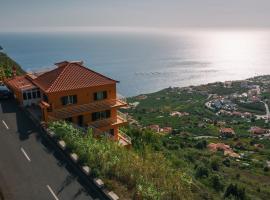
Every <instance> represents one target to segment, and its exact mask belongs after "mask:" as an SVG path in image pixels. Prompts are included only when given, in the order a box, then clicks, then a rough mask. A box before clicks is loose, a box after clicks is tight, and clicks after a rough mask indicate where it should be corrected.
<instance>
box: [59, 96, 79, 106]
mask: <svg viewBox="0 0 270 200" xmlns="http://www.w3.org/2000/svg"><path fill="white" fill-rule="evenodd" d="M61 102H62V105H63V106H64V105H68V104H76V103H77V95H72V96H64V97H61Z"/></svg>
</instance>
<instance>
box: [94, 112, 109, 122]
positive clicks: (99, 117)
mask: <svg viewBox="0 0 270 200" xmlns="http://www.w3.org/2000/svg"><path fill="white" fill-rule="evenodd" d="M110 117H111V111H110V110H105V111H101V112H94V113H92V121H97V120H102V119H107V118H110Z"/></svg>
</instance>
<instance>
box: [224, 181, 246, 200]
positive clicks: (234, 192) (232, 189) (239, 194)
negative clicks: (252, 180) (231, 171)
mask: <svg viewBox="0 0 270 200" xmlns="http://www.w3.org/2000/svg"><path fill="white" fill-rule="evenodd" d="M231 197H234V198H235V199H239V200H245V199H247V197H246V190H245V188H241V187H239V186H238V185H237V184H230V185H229V186H228V187H227V189H226V191H225V193H224V198H231Z"/></svg>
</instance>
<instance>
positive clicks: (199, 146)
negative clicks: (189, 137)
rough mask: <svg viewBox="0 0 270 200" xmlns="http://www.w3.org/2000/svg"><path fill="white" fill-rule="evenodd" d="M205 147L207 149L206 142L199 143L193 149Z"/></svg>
mask: <svg viewBox="0 0 270 200" xmlns="http://www.w3.org/2000/svg"><path fill="white" fill-rule="evenodd" d="M206 147H207V141H206V140H202V141H199V142H198V143H197V144H196V145H195V148H197V149H205V148H206Z"/></svg>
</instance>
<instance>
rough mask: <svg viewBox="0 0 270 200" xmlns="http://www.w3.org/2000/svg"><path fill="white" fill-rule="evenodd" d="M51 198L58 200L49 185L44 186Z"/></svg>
mask: <svg viewBox="0 0 270 200" xmlns="http://www.w3.org/2000/svg"><path fill="white" fill-rule="evenodd" d="M46 187H47V188H48V190H49V191H50V193H51V194H52V196H53V197H54V199H55V200H59V199H58V197H57V196H56V194H55V193H54V192H53V190H52V188H51V187H50V186H49V185H46Z"/></svg>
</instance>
